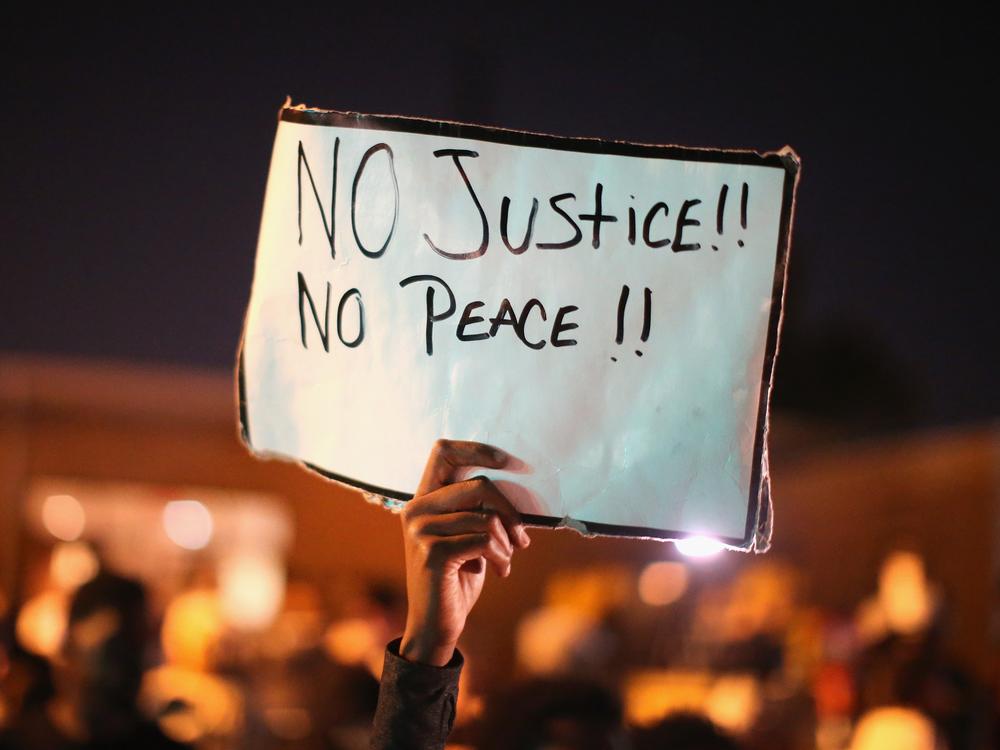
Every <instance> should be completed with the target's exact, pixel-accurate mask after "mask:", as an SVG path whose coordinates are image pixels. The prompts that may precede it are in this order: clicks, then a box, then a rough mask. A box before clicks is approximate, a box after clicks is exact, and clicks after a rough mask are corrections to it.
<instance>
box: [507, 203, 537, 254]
mask: <svg viewBox="0 0 1000 750" xmlns="http://www.w3.org/2000/svg"><path fill="white" fill-rule="evenodd" d="M537 213H538V199H537V198H532V199H531V213H530V214H529V215H528V228H527V230H525V233H524V242H522V243H521V244H520V245H518V246H517V247H514V246H513V245H511V244H510V240H509V239H507V218H508V216H509V214H510V198H508V197H507V196H506V195H505V196H504V197H503V200H502V201H501V202H500V239H502V240H503V244H505V245H506V246H507V249H508V250H510V251H511V252H512V253H514V255H520V254H521V253H523V252H524V251H525V250H527V249H528V246H529V245H531V234H532V232H534V231H535V214H537Z"/></svg>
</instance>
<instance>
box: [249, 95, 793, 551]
mask: <svg viewBox="0 0 1000 750" xmlns="http://www.w3.org/2000/svg"><path fill="white" fill-rule="evenodd" d="M797 175H798V160H797V158H796V157H795V155H794V153H793V152H792V151H791V150H790V149H785V150H783V151H780V152H776V153H768V154H760V153H757V152H752V151H721V150H708V149H688V148H680V147H674V146H648V145H637V144H629V143H620V142H607V141H599V140H590V139H571V138H560V137H554V136H546V135H537V134H531V133H523V132H516V131H510V130H499V129H493V128H486V127H479V126H470V125H462V124H457V123H448V122H435V121H428V120H420V119H411V118H401V117H389V116H373V115H360V114H348V113H340V112H332V111H321V110H315V109H306V108H301V107H298V108H294V107H287V106H286V107H285V108H283V109H282V110H281V113H280V118H279V125H278V132H277V136H276V139H275V143H274V151H273V154H272V159H271V168H270V174H269V177H268V183H267V191H266V197H265V202H264V211H263V218H262V222H261V228H260V238H259V244H258V248H257V260H256V268H255V274H254V282H253V291H252V295H251V300H250V305H249V309H248V312H247V318H246V324H245V330H244V336H243V343H242V350H241V357H240V359H241V366H240V392H241V418H242V427H243V436H244V439H245V440H246V442H247V443H248V445H250V446H251V447H252V449H253V450H254V451H255V452H257V453H258V454H262V455H278V456H282V457H287V458H291V459H295V460H298V461H301V462H303V463H305V464H307V465H309V466H310V467H312V468H314V469H316V470H318V471H321V472H322V473H324V474H326V475H327V476H329V477H331V478H334V479H337V480H339V481H342V482H345V483H348V484H350V485H353V486H356V487H359V488H362V489H365V490H367V491H369V492H371V493H374V494H376V495H380V496H384V497H387V498H396V499H402V500H405V499H406V498H408V497H410V496H411V495H412V493H413V492H414V490H415V489H416V487H417V483H418V481H419V478H420V474H421V470H422V468H423V465H424V462H425V460H426V458H427V454H428V451H429V449H430V447H431V446H432V444H433V443H434V441H435V439H437V438H439V437H445V438H451V439H462V440H476V441H481V442H486V443H489V444H491V445H495V446H497V447H500V448H502V449H504V450H505V451H507V452H508V453H510V454H511V455H512V456H513V457H514V458H515V459H516V461H514V462H512V464H511V467H510V470H509V471H502V472H489V475H490V476H491V477H493V478H494V479H495V480H496V481H497V482H498V484H499V486H500V487H501V489H502V490H503V491H504V492H505V493H507V494H508V495H509V496H510V497H511V499H512V500H513V502H514V503H515V505H516V506H517V507H518V508H519V509H520V510H521V511H522V512H523V513H525V514H528V516H529V519H530V520H531V521H533V522H536V523H546V524H550V525H556V524H562V525H567V526H571V527H573V528H576V529H578V530H581V531H584V532H589V533H601V534H618V535H629V536H651V537H657V538H675V539H676V538H681V537H685V536H691V535H707V536H711V537H714V538H717V539H720V540H722V541H723V542H725V543H726V544H729V545H731V546H734V547H739V548H742V549H749V548H752V547H755V546H756V547H757V548H760V547H762V546H766V540H767V537H768V536H769V526H768V524H769V507H770V501H769V496H768V478H767V456H766V433H767V421H768V417H767V407H768V399H769V395H770V388H771V379H772V371H773V366H774V357H775V353H776V349H777V339H778V328H779V321H780V313H781V300H782V295H783V289H784V276H785V264H786V258H787V251H788V244H789V232H790V226H791V214H792V207H793V200H794V189H795V183H796V179H797Z"/></svg>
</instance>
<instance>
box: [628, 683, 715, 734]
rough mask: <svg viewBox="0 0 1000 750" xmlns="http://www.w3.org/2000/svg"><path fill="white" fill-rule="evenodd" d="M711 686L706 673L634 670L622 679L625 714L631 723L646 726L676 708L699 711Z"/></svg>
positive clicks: (676, 709) (677, 709)
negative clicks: (624, 680)
mask: <svg viewBox="0 0 1000 750" xmlns="http://www.w3.org/2000/svg"><path fill="white" fill-rule="evenodd" d="M711 687H712V678H711V675H709V674H707V673H705V672H679V671H671V670H648V671H643V672H636V673H633V674H631V675H629V677H628V679H627V680H626V682H625V691H624V698H625V715H626V717H627V719H628V722H629V723H630V724H634V725H635V726H640V727H648V726H651V725H652V724H655V723H656V722H658V721H659V720H660V719H662V718H663V717H665V716H667V715H668V714H671V713H674V712H677V711H693V712H696V713H701V712H702V706H703V705H704V703H705V699H706V698H707V696H708V693H709V690H710V689H711Z"/></svg>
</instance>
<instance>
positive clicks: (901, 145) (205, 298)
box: [0, 3, 1000, 433]
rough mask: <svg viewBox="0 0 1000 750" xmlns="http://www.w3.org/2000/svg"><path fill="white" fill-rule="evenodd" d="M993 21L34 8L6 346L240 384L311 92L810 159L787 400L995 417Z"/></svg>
mask: <svg viewBox="0 0 1000 750" xmlns="http://www.w3.org/2000/svg"><path fill="white" fill-rule="evenodd" d="M880 13H882V12H880ZM990 26H991V24H989V23H987V22H986V20H985V19H984V18H981V17H977V16H976V15H975V14H967V13H965V12H964V11H963V10H962V9H961V8H960V7H958V6H955V5H948V6H942V10H940V11H938V12H936V13H929V12H918V11H916V10H907V11H905V12H901V13H899V14H898V15H886V14H884V13H883V14H881V15H872V14H871V13H870V12H867V11H866V12H863V13H844V14H840V15H833V14H831V13H826V14H825V15H816V12H815V11H814V10H812V9H810V8H808V6H807V4H800V7H798V8H794V7H793V8H789V9H784V10H779V9H776V8H772V9H762V8H756V9H752V10H751V9H744V10H742V11H734V10H733V9H732V8H729V7H725V8H724V7H722V6H718V7H714V8H708V9H706V10H703V11H697V10H691V9H689V8H686V7H681V6H675V5H672V4H662V5H658V6H657V7H656V9H655V10H638V9H635V8H630V7H628V6H625V5H624V4H612V5H611V6H608V7H607V8H606V9H605V10H604V11H603V13H601V14H598V13H595V12H591V11H588V10H585V9H584V8H583V6H572V7H570V6H566V7H562V8H561V9H560V10H555V9H552V10H548V9H546V8H545V7H544V6H543V5H542V4H540V3H534V4H531V5H530V6H528V7H527V8H524V9H514V8H510V7H506V6H503V7H501V6H494V9H492V10H489V11H481V10H479V9H476V8H475V7H474V6H472V5H466V6H454V7H452V8H450V9H447V10H445V9H437V10H420V9H416V8H411V9H410V10H405V11H403V10H399V9H394V8H389V7H388V6H385V7H383V6H381V5H378V4H369V5H367V6H366V7H365V8H364V9H361V10H359V9H358V8H357V7H355V6H352V5H348V4H332V3H331V4H326V5H324V6H322V7H320V8H317V9H315V10H313V11H308V12H307V11H303V10H299V9H292V8H289V7H281V8H274V9H271V10H269V11H264V10H256V9H252V8H249V7H245V8H234V9H232V10H230V11H224V10H220V9H213V10H211V11H205V10H191V9H184V10H170V9H162V8H161V9H158V10H157V11H156V12H150V11H142V12H135V13H134V14H132V13H124V14H123V12H122V11H121V10H120V9H116V10H100V9H96V8H94V9H90V8H88V9H86V11H74V12H73V13H72V15H65V14H63V13H55V12H53V13H51V14H47V15H45V16H41V15H38V16H36V17H34V18H32V17H30V14H29V15H27V16H21V17H19V18H15V17H13V16H9V17H8V18H7V19H5V24H4V28H3V30H2V31H0V35H2V36H0V40H2V44H3V52H2V53H0V54H2V55H3V56H4V58H6V59H5V61H4V65H3V73H2V75H3V92H4V101H5V103H6V108H5V113H4V116H3V126H2V127H3V145H2V150H0V154H2V155H0V159H2V162H0V163H2V175H3V179H2V183H0V221H2V224H0V229H2V232H0V237H2V243H3V244H2V253H0V258H2V267H0V349H2V350H7V351H15V352H31V353H36V352H37V353H52V354H58V355H70V356H87V357H100V358H107V359H114V360H136V361H143V362H149V363H161V362H162V363H174V364H183V365H199V366H209V367H216V368H230V367H232V364H233V361H234V357H235V352H236V348H237V345H238V339H239V335H240V328H241V324H242V318H243V312H244V309H245V305H246V302H247V299H248V296H249V291H250V283H251V276H252V266H253V255H254V248H255V242H256V234H257V227H258V221H259V213H260V208H261V203H262V199H263V191H264V183H265V178H266V173H267V168H268V159H269V155H270V148H271V142H272V139H273V136H274V130H275V127H276V113H277V110H278V107H279V105H280V104H281V102H282V101H283V99H284V97H285V95H286V94H290V95H292V97H293V98H294V100H295V101H296V102H304V103H307V104H309V105H312V106H318V107H330V108H336V109H350V110H359V111H363V112H388V113H399V114H407V115H420V116H427V117H438V118H448V119H457V120H465V121H474V122H483V123H486V124H495V125H501V126H504V127H511V128H523V129H530V130H536V131H543V132H552V133H556V134H560V135H585V136H599V137H605V138H616V139H629V140H637V141H645V142H656V143H678V144H683V145H695V146H697V145H703V146H715V147H751V148H757V149H763V150H766V149H774V148H778V147H780V146H782V145H784V144H786V143H787V144H790V145H791V146H793V147H794V148H795V149H796V150H797V151H798V153H799V154H800V156H801V157H802V160H803V174H802V182H801V185H800V191H799V199H798V206H797V210H796V217H795V227H794V234H793V251H792V257H791V269H792V271H791V279H790V285H789V291H788V303H789V308H788V315H787V318H786V321H787V322H786V329H785V337H784V340H783V348H782V353H781V356H780V358H779V367H778V383H777V392H776V398H777V406H778V408H779V409H783V410H784V411H785V412H786V413H793V412H795V413H799V414H801V415H805V416H807V417H810V418H812V419H821V420H827V421H833V422H838V423H841V424H845V425H849V426H850V429H852V430H854V431H856V432H859V433H870V432H873V431H879V430H885V429H898V428H901V427H911V426H918V427H922V426H934V425H942V424H954V423H964V422H971V421H979V420H982V419H984V418H991V417H996V416H997V415H1000V394H998V387H997V386H998V383H1000V355H998V351H1000V344H998V341H1000V336H998V334H997V320H998V316H997V314H996V312H995V309H996V299H997V288H998V282H997V279H998V271H1000V263H998V260H997V250H996V248H995V244H996V239H995V235H996V231H995V229H994V227H993V226H992V220H993V218H994V212H993V210H992V209H993V204H994V199H993V183H992V182H988V181H987V168H986V165H987V160H989V161H990V163H992V161H993V157H992V150H993V147H992V143H991V142H988V141H987V132H986V131H987V126H988V124H989V123H990V122H992V120H993V118H994V116H993V115H988V114H987V109H988V106H987V105H988V102H990V101H991V100H993V99H995V95H996V92H995V80H994V77H993V76H992V67H991V66H990V65H989V63H990V62H992V60H991V59H990V56H989V55H988V53H987V50H986V43H987V41H990V43H991V44H995V41H994V40H993V39H991V38H989V28H990ZM994 137H995V136H994V134H993V133H990V134H989V138H990V139H991V141H992V139H993V138H994Z"/></svg>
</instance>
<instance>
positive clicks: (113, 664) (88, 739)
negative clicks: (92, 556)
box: [0, 573, 183, 750]
mask: <svg viewBox="0 0 1000 750" xmlns="http://www.w3.org/2000/svg"><path fill="white" fill-rule="evenodd" d="M145 635H146V596H145V592H144V590H143V588H142V586H141V585H140V584H139V583H137V582H135V581H132V580H129V579H126V578H121V577H119V576H115V575H111V574H109V573H101V574H99V575H98V576H97V577H96V578H95V579H93V580H92V581H90V582H88V583H85V584H84V585H83V586H81V587H80V588H79V589H78V590H77V591H76V593H75V594H74V596H73V600H72V603H71V604H70V610H69V618H68V622H67V626H66V635H65V639H64V642H63V646H62V650H61V652H60V655H59V658H58V659H57V660H56V663H55V665H54V678H55V694H54V695H53V697H52V698H51V699H50V700H49V701H48V702H47V703H45V704H44V705H40V706H38V707H37V708H35V709H33V710H27V711H26V712H25V713H24V714H23V715H22V716H20V717H19V718H18V720H17V721H15V723H14V725H13V726H12V727H11V728H10V729H9V730H8V731H7V732H5V733H4V734H3V735H0V748H3V750H42V748H44V749H45V750H91V749H93V750H97V748H101V750H126V749H128V750H130V749H131V748H146V749H148V750H166V749H172V748H181V747H183V746H182V745H179V744H177V743H175V742H173V741H171V740H169V739H168V738H167V737H166V736H164V735H163V733H162V732H161V731H160V730H159V728H158V727H157V726H156V724H155V723H153V722H151V721H149V720H148V719H146V718H145V717H144V716H142V715H141V714H140V712H139V710H138V707H137V706H136V697H137V695H138V692H139V686H140V682H141V679H142V652H143V646H144V641H145Z"/></svg>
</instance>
